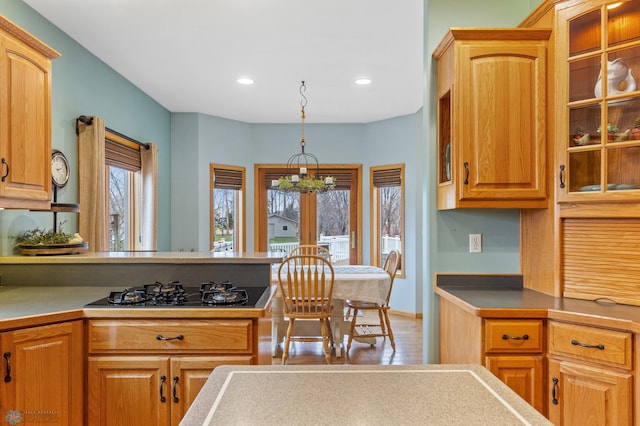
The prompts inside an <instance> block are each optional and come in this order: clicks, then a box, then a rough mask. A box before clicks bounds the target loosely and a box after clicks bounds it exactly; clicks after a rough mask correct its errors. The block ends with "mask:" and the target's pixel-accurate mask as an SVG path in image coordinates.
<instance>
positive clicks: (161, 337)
mask: <svg viewBox="0 0 640 426" xmlns="http://www.w3.org/2000/svg"><path fill="white" fill-rule="evenodd" d="M182 339H184V336H183V335H182V334H178V335H177V336H176V337H164V336H163V335H162V334H158V335H157V336H156V340H182Z"/></svg>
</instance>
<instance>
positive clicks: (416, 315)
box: [389, 309, 422, 319]
mask: <svg viewBox="0 0 640 426" xmlns="http://www.w3.org/2000/svg"><path fill="white" fill-rule="evenodd" d="M389 313H390V314H394V315H402V316H403V317H414V318H416V319H422V312H409V311H400V310H398V309H389Z"/></svg>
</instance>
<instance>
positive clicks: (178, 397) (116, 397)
mask: <svg viewBox="0 0 640 426" xmlns="http://www.w3.org/2000/svg"><path fill="white" fill-rule="evenodd" d="M223 364H227V365H228V364H239V365H249V364H251V356H227V357H224V356H219V357H213V356H212V357H206V356H175V357H168V356H91V357H89V363H88V366H89V367H88V376H89V389H88V391H89V401H88V415H89V421H88V423H89V425H123V426H124V425H140V426H144V425H150V426H151V425H153V426H156V425H178V424H179V423H180V420H181V419H182V417H184V414H185V413H186V412H187V410H188V409H189V407H190V406H191V404H192V403H193V401H194V400H195V398H196V396H197V395H198V392H200V389H201V388H202V386H203V385H204V383H205V381H206V380H207V378H208V377H209V375H210V374H211V372H212V371H213V369H214V368H215V367H217V366H219V365H223Z"/></svg>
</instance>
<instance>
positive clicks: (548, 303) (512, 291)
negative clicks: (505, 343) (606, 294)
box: [435, 274, 640, 332]
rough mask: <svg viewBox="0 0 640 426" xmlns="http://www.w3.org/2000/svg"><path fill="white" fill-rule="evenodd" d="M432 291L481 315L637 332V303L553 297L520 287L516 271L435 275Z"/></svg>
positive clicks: (639, 326)
mask: <svg viewBox="0 0 640 426" xmlns="http://www.w3.org/2000/svg"><path fill="white" fill-rule="evenodd" d="M435 292H436V293H437V294H438V295H439V296H440V297H443V298H446V299H447V300H448V301H450V302H452V303H454V304H456V305H457V306H459V307H461V308H462V309H464V310H466V311H468V312H470V313H472V314H474V315H476V316H479V317H483V318H513V317H517V318H549V319H556V320H564V321H578V322H581V323H584V324H591V325H597V326H602V327H611V328H618V329H622V330H627V331H631V332H640V307H637V306H630V305H621V304H616V303H614V302H608V301H590V300H579V299H571V298H566V297H563V298H557V297H553V296H549V295H546V294H543V293H540V292H537V291H534V290H529V289H525V288H523V287H522V277H521V276H518V275H496V276H488V275H445V274H442V275H440V274H439V275H437V276H436V287H435Z"/></svg>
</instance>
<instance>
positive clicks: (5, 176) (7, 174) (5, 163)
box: [2, 157, 9, 182]
mask: <svg viewBox="0 0 640 426" xmlns="http://www.w3.org/2000/svg"><path fill="white" fill-rule="evenodd" d="M2 164H3V165H4V166H6V168H7V172H6V173H5V174H4V175H2V182H4V181H5V180H7V176H9V163H7V160H5V159H4V157H2Z"/></svg>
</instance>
